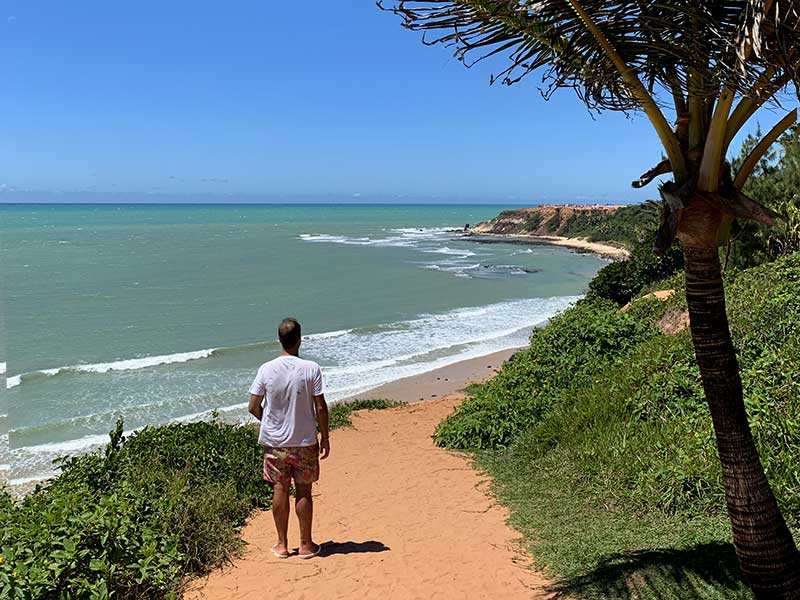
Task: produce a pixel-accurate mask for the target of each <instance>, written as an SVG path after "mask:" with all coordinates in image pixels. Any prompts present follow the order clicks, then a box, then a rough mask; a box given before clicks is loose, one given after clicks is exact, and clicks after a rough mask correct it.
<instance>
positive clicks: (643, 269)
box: [587, 235, 683, 305]
mask: <svg viewBox="0 0 800 600" xmlns="http://www.w3.org/2000/svg"><path fill="white" fill-rule="evenodd" d="M682 269H683V252H682V251H681V249H680V248H679V247H678V246H677V244H676V245H675V246H673V247H672V248H670V249H669V250H668V251H667V252H666V253H665V254H664V255H663V256H656V254H655V253H654V252H653V236H652V235H649V236H648V237H647V238H646V239H645V240H644V241H642V242H640V243H638V244H636V245H635V246H634V248H633V251H632V252H631V256H630V258H628V259H626V260H623V261H619V262H614V263H611V264H609V265H606V266H605V267H603V268H602V269H600V271H599V272H598V273H597V275H596V276H595V278H594V279H592V281H591V282H590V283H589V292H588V293H587V297H588V298H605V299H607V300H611V301H613V302H616V303H617V304H620V305H622V304H625V303H626V302H630V301H631V299H633V297H634V296H636V294H638V293H639V292H640V291H641V290H642V289H644V288H645V287H647V286H649V285H651V284H652V283H654V282H656V281H660V280H662V279H664V278H666V277H669V276H670V275H672V274H673V273H675V272H677V271H680V270H682Z"/></svg>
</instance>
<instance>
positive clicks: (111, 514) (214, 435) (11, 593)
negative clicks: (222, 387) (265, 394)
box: [0, 400, 398, 600]
mask: <svg viewBox="0 0 800 600" xmlns="http://www.w3.org/2000/svg"><path fill="white" fill-rule="evenodd" d="M397 404H398V403H396V402H391V401H388V400H359V401H355V402H351V403H341V404H337V405H335V406H334V407H332V409H331V411H330V414H331V428H336V427H345V426H348V425H350V424H351V422H350V416H351V414H352V413H353V411H354V410H362V409H369V410H374V409H381V408H389V407H392V406H396V405H397ZM257 437H258V434H257V428H256V427H253V426H245V427H241V426H234V425H230V424H226V423H221V422H218V421H212V422H200V423H188V424H171V425H162V426H158V427H147V428H145V429H142V430H141V431H138V432H136V433H134V434H132V435H131V436H130V437H129V438H128V439H125V438H124V437H123V435H122V422H121V421H120V422H118V423H117V429H116V430H115V431H114V432H112V433H111V441H110V443H109V444H107V445H106V446H105V447H104V448H101V449H99V450H97V451H95V452H92V453H89V454H84V455H81V456H78V457H75V458H70V459H62V460H60V461H59V462H60V467H61V474H60V475H59V476H58V477H57V478H55V479H53V480H52V481H50V482H48V483H47V484H45V485H42V486H39V487H37V489H36V490H35V491H33V492H31V493H30V494H28V495H27V496H25V497H24V498H22V499H21V500H17V501H15V500H13V499H12V498H11V496H10V495H9V494H8V493H7V492H6V491H2V490H0V523H2V525H0V543H2V553H0V598H2V599H6V598H8V599H19V600H32V599H34V598H36V599H59V600H66V599H69V598H91V599H93V600H101V599H105V598H110V597H114V598H125V599H126V600H129V599H130V600H145V599H147V600H150V599H161V598H177V597H180V593H181V582H182V580H183V578H184V576H186V575H192V574H199V573H204V572H207V571H208V570H210V569H212V568H214V567H217V566H219V565H221V564H222V563H223V562H224V561H225V560H226V559H227V558H228V557H230V556H231V555H232V554H234V553H236V552H237V551H238V550H239V549H240V548H241V545H242V541H241V539H240V538H239V536H238V529H239V528H240V527H241V525H242V524H243V523H244V520H245V518H246V517H247V515H248V514H250V512H251V511H252V510H253V509H254V508H266V507H268V506H269V504H270V501H271V499H272V488H271V487H270V486H268V485H266V484H265V483H264V482H263V480H262V474H261V470H262V461H263V450H262V449H261V447H260V446H259V445H258V442H257Z"/></svg>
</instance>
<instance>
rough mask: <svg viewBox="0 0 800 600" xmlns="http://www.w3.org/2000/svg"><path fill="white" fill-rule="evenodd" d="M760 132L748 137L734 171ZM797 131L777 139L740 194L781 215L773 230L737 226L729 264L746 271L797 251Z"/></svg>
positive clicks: (799, 136)
mask: <svg viewBox="0 0 800 600" xmlns="http://www.w3.org/2000/svg"><path fill="white" fill-rule="evenodd" d="M760 137H761V132H760V131H757V133H756V136H748V137H747V138H746V139H745V141H744V143H743V144H742V148H741V150H740V154H739V157H738V158H737V159H736V160H734V161H733V167H734V169H738V167H739V166H740V165H741V163H742V162H743V161H744V159H745V158H746V157H747V154H748V153H749V152H750V151H751V150H752V149H753V148H754V147H755V145H756V144H757V143H758V139H759V138H760ZM798 190H800V131H798V129H796V128H793V129H791V130H790V131H789V132H787V133H786V134H784V135H783V136H781V137H780V139H779V140H778V144H777V147H775V149H774V150H772V151H770V152H768V153H767V154H766V155H765V156H764V158H762V159H761V160H760V161H759V162H758V164H757V165H756V168H755V170H754V171H753V175H752V176H751V177H750V179H749V180H748V182H747V185H746V186H745V188H744V191H745V192H747V194H749V195H750V196H751V197H752V198H754V199H755V200H757V201H758V202H760V203H761V204H763V205H764V206H768V207H770V208H772V209H773V210H775V211H777V212H779V213H780V214H782V215H783V217H784V218H783V219H782V220H781V221H780V222H779V223H778V224H777V226H776V227H765V226H764V225H761V224H758V223H753V222H744V223H741V224H740V225H739V226H737V228H736V231H735V232H734V241H733V243H732V244H731V251H730V255H729V262H730V264H731V265H732V266H733V267H736V268H746V267H751V266H753V265H757V264H761V263H763V262H765V261H768V260H775V259H776V258H778V257H779V256H783V255H785V254H789V253H792V252H797V251H798V250H800V192H798Z"/></svg>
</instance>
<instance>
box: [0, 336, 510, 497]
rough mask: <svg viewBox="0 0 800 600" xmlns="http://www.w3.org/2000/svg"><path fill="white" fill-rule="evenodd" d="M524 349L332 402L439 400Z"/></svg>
mask: <svg viewBox="0 0 800 600" xmlns="http://www.w3.org/2000/svg"><path fill="white" fill-rule="evenodd" d="M521 349H522V348H509V349H507V350H500V351H497V352H492V353H490V354H485V355H483V356H478V357H474V358H467V359H464V360H460V361H458V362H454V363H451V364H449V365H445V366H443V367H439V368H438V369H434V370H432V371H426V372H424V373H418V374H416V375H409V376H408V377H403V378H400V379H395V380H394V381H388V382H386V383H384V384H381V385H379V386H378V387H375V388H372V389H370V390H367V391H365V392H360V393H357V394H353V395H352V396H346V397H344V398H341V399H340V400H337V401H336V402H334V403H331V405H333V404H338V403H339V402H350V401H353V400H360V399H367V398H370V399H372V398H390V399H392V400H398V401H400V402H403V403H405V404H411V403H414V402H420V401H429V400H436V399H438V398H442V397H444V396H447V395H451V394H455V393H458V392H460V391H461V390H463V389H464V388H465V387H467V386H468V385H470V384H473V383H481V382H483V381H486V380H487V379H489V378H491V377H492V376H493V375H494V374H495V373H496V372H497V371H498V370H499V368H500V366H501V365H502V364H503V363H504V362H505V361H506V360H508V358H509V357H510V356H511V355H512V354H514V353H515V352H518V351H519V350H521ZM55 477H57V475H56V476H54V477H42V478H41V479H35V480H30V481H25V482H23V483H18V484H13V485H12V484H9V483H8V482H6V486H5V490H6V491H7V492H8V493H9V494H11V496H12V497H14V498H21V497H22V496H25V495H26V494H28V493H30V492H32V491H33V490H34V489H35V488H36V486H37V485H38V484H43V483H46V482H48V481H49V480H51V479H54V478H55Z"/></svg>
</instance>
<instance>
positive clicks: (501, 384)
mask: <svg viewBox="0 0 800 600" xmlns="http://www.w3.org/2000/svg"><path fill="white" fill-rule="evenodd" d="M653 335H655V329H654V328H653V327H652V326H651V325H649V324H646V323H643V322H640V321H637V320H636V319H634V318H632V317H631V316H629V315H626V314H624V313H620V312H619V311H618V310H617V307H616V306H615V305H614V304H612V303H610V302H607V301H595V302H582V303H579V304H578V305H577V306H575V307H574V308H572V309H570V310H567V311H565V312H564V313H563V314H562V315H560V316H558V317H556V318H554V319H553V320H552V321H551V322H550V324H549V325H547V326H546V327H544V328H541V329H537V330H534V332H533V334H532V336H531V344H530V347H529V348H527V349H525V350H523V351H521V352H518V353H517V354H515V355H514V356H513V357H512V358H511V359H510V360H509V361H508V362H506V364H505V365H504V366H503V368H502V370H501V371H500V373H499V374H498V375H497V376H496V377H494V378H493V379H491V380H490V381H488V382H487V383H485V384H484V385H482V386H480V387H479V388H478V389H477V392H476V393H475V395H474V396H473V397H472V398H470V399H468V400H467V401H466V402H464V403H463V404H462V405H461V406H460V407H459V408H458V409H456V411H455V412H454V413H453V414H452V415H451V416H449V417H448V418H447V419H446V420H445V421H443V422H442V423H441V424H440V425H439V427H437V429H436V433H435V435H434V439H435V441H436V443H437V444H438V445H440V446H447V447H449V448H457V449H481V448H501V447H505V446H507V445H508V444H509V443H510V442H511V441H512V440H513V438H514V437H515V436H516V435H517V434H518V433H519V432H520V431H521V430H523V429H525V428H527V427H529V426H530V425H531V424H533V423H534V422H536V420H538V419H539V418H540V417H541V416H542V414H543V413H544V412H545V411H547V410H548V409H549V408H550V406H551V405H553V404H554V403H555V402H556V401H557V400H558V399H559V398H560V397H561V396H562V395H569V393H570V390H571V389H572V388H573V386H575V385H577V384H578V382H580V381H582V380H584V379H585V378H590V377H591V374H592V373H593V372H594V371H595V370H596V369H597V364H596V360H597V357H602V360H611V361H613V360H615V359H617V358H619V357H622V356H624V355H625V354H626V353H627V352H629V351H630V349H631V348H633V347H635V346H636V344H637V343H639V342H640V341H642V340H644V339H647V338H648V337H651V336H653Z"/></svg>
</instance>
